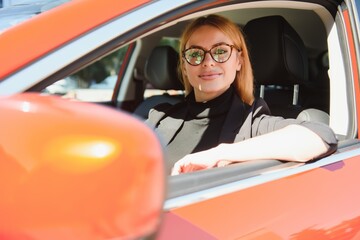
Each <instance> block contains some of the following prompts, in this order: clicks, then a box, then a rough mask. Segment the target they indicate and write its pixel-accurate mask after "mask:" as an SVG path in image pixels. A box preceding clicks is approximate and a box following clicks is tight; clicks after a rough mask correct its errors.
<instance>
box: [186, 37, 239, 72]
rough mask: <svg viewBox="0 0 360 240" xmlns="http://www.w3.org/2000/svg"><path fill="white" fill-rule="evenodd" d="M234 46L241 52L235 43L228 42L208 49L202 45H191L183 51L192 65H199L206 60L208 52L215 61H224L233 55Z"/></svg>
mask: <svg viewBox="0 0 360 240" xmlns="http://www.w3.org/2000/svg"><path fill="white" fill-rule="evenodd" d="M233 48H235V49H236V50H237V51H238V52H240V50H239V49H238V48H236V47H235V46H234V45H230V44H226V43H219V44H216V45H215V46H213V47H212V48H211V49H210V50H208V51H206V50H205V49H203V48H201V47H190V48H188V49H185V50H184V51H183V57H184V58H185V60H186V61H187V62H188V63H189V64H190V65H192V66H198V65H200V64H201V63H202V62H203V61H204V59H205V55H206V53H210V56H211V58H212V59H214V61H215V62H218V63H224V62H226V61H227V60H229V58H230V57H231V53H232V49H233Z"/></svg>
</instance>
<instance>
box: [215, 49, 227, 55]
mask: <svg viewBox="0 0 360 240" xmlns="http://www.w3.org/2000/svg"><path fill="white" fill-rule="evenodd" d="M226 52H227V51H226V50H225V49H222V48H218V49H215V51H214V54H217V55H221V54H224V53H226Z"/></svg>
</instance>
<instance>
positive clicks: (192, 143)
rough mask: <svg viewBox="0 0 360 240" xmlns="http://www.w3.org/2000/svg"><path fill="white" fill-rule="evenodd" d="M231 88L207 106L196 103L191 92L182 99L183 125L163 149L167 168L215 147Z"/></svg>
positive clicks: (231, 95) (228, 104)
mask: <svg viewBox="0 0 360 240" xmlns="http://www.w3.org/2000/svg"><path fill="white" fill-rule="evenodd" d="M234 91H235V90H234V88H233V87H229V88H228V90H226V91H225V92H224V93H223V94H221V95H220V96H218V97H217V98H215V99H212V100H210V101H207V102H196V101H195V96H194V93H193V92H191V93H190V94H189V95H188V96H187V97H186V99H185V101H186V102H187V105H186V107H187V108H188V111H187V115H186V118H185V121H184V124H183V125H182V127H181V128H180V129H179V131H178V132H177V133H176V136H175V137H174V138H173V140H172V141H171V142H170V143H169V144H168V146H167V155H168V157H169V159H168V160H169V164H170V165H171V166H173V164H174V163H175V162H176V161H177V160H179V159H181V158H182V157H184V156H185V155H187V154H189V153H194V152H199V151H202V150H206V149H209V148H212V147H215V146H217V145H218V144H219V136H220V133H221V129H222V126H223V123H224V121H225V117H226V114H227V112H228V110H229V108H230V105H231V101H232V97H233V94H234Z"/></svg>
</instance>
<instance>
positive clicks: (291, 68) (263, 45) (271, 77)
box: [244, 16, 309, 85]
mask: <svg viewBox="0 0 360 240" xmlns="http://www.w3.org/2000/svg"><path fill="white" fill-rule="evenodd" d="M244 33H245V35H246V38H247V42H248V45H249V51H250V59H251V62H252V66H253V70H254V77H255V83H256V84H257V85H294V84H301V83H304V82H306V81H307V80H308V71H309V70H308V58H307V53H306V48H305V45H304V43H303V41H302V40H301V38H300V36H299V35H298V34H297V32H296V31H295V30H294V29H293V28H292V27H291V26H290V24H289V23H288V22H287V21H286V20H285V19H284V18H283V17H281V16H268V17H262V18H258V19H254V20H252V21H250V22H248V23H247V24H246V25H245V27H244Z"/></svg>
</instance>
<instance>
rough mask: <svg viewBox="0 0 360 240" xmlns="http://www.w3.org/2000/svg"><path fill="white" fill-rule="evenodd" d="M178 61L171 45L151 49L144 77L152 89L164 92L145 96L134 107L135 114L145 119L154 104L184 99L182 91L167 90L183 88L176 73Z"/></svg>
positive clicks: (173, 102) (172, 102) (176, 101)
mask: <svg viewBox="0 0 360 240" xmlns="http://www.w3.org/2000/svg"><path fill="white" fill-rule="evenodd" d="M178 63H179V56H178V53H177V52H176V51H175V49H174V48H172V47H171V46H157V47H155V48H154V49H153V50H152V51H151V53H150V56H149V58H148V59H147V61H146V64H145V78H146V79H147V80H148V81H149V83H150V84H151V85H152V87H153V88H154V89H159V90H165V91H166V92H165V93H163V94H161V95H153V96H150V97H148V98H146V99H145V100H144V101H143V102H142V103H140V104H139V106H138V107H137V108H136V109H135V111H134V114H135V115H137V116H140V117H142V118H144V119H146V118H148V113H149V111H150V109H151V108H153V107H154V106H156V105H158V104H160V103H165V102H167V103H171V104H175V103H178V102H180V101H182V100H183V99H184V94H183V93H182V94H175V95H174V94H169V92H168V91H169V90H184V86H183V85H182V83H181V82H180V79H179V76H178V73H177V66H178Z"/></svg>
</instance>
